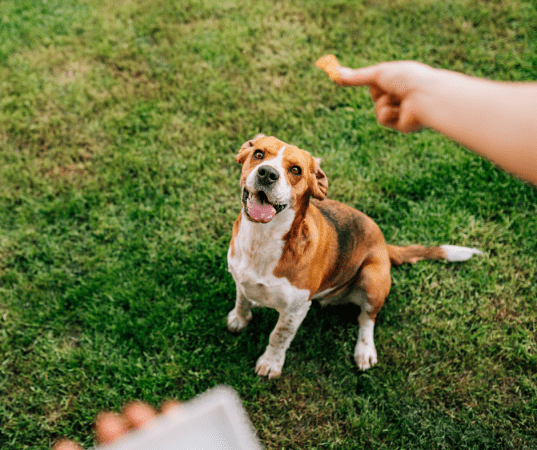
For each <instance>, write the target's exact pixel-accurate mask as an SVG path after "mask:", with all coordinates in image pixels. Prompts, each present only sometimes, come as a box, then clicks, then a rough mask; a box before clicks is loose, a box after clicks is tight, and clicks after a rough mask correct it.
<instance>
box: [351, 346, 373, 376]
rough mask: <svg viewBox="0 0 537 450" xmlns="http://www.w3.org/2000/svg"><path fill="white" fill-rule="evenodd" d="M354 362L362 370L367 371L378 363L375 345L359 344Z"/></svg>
mask: <svg viewBox="0 0 537 450" xmlns="http://www.w3.org/2000/svg"><path fill="white" fill-rule="evenodd" d="M354 360H355V361H356V364H357V365H358V367H359V368H360V370H367V369H370V368H371V367H373V366H374V365H375V364H376V363H377V350H376V349H375V345H374V344H365V343H363V342H361V341H360V342H358V345H356V349H355V351H354Z"/></svg>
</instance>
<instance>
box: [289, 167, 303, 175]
mask: <svg viewBox="0 0 537 450" xmlns="http://www.w3.org/2000/svg"><path fill="white" fill-rule="evenodd" d="M290 171H291V173H292V174H293V175H300V174H301V173H302V169H301V168H300V167H298V166H293V167H291V169H290Z"/></svg>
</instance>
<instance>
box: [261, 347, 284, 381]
mask: <svg viewBox="0 0 537 450" xmlns="http://www.w3.org/2000/svg"><path fill="white" fill-rule="evenodd" d="M267 353H268V352H265V353H264V354H263V356H261V358H259V359H258V360H257V364H256V365H255V373H256V374H257V375H258V376H260V377H268V378H269V379H271V378H277V377H279V376H280V375H281V374H282V367H283V362H284V359H285V358H275V357H274V356H270V355H268V354H267Z"/></svg>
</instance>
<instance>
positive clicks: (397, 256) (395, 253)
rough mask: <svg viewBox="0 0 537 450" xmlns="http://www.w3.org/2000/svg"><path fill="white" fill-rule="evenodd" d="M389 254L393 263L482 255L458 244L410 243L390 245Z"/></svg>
mask: <svg viewBox="0 0 537 450" xmlns="http://www.w3.org/2000/svg"><path fill="white" fill-rule="evenodd" d="M388 254H389V255H390V261H391V262H392V264H393V265H395V266H398V265H400V264H403V263H411V264H414V263H416V262H418V261H421V260H422V259H445V260H446V261H466V260H467V259H470V258H471V257H472V255H482V254H483V252H482V251H480V250H477V249H476V248H468V247H458V246H456V245H441V246H439V247H423V246H422V245H409V246H408V247H398V246H397V245H388Z"/></svg>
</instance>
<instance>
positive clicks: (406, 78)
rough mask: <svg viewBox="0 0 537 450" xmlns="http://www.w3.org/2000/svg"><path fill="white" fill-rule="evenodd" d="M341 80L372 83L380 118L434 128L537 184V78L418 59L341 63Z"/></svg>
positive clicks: (408, 127)
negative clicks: (486, 73) (499, 78)
mask: <svg viewBox="0 0 537 450" xmlns="http://www.w3.org/2000/svg"><path fill="white" fill-rule="evenodd" d="M339 74H340V81H339V84H341V85H344V86H363V85H369V86H370V91H371V96H372V98H373V100H374V101H375V103H376V107H375V111H376V114H377V118H378V121H379V123H380V124H382V125H384V126H388V127H391V128H394V129H397V130H399V131H403V132H410V131H414V130H417V129H420V128H423V127H429V128H432V129H434V130H436V131H438V132H440V133H442V134H444V135H446V136H447V137H449V138H451V139H453V140H455V141H457V142H459V143H461V144H462V145H464V146H466V147H468V148H470V149H471V150H474V151H475V152H477V153H478V154H480V155H481V156H483V157H485V158H487V159H489V160H491V161H492V162H494V163H495V164H497V165H499V166H500V167H502V168H504V169H505V170H507V171H509V172H511V173H513V174H515V175H517V176H519V177H521V178H523V179H525V180H527V181H529V182H531V183H533V184H537V83H507V82H496V81H490V80H484V79H479V78H474V77H470V76H467V75H463V74H460V73H457V72H452V71H448V70H442V69H434V68H432V67H429V66H427V65H425V64H421V63H418V62H414V61H396V62H388V63H380V64H377V65H374V66H369V67H364V68H361V69H348V68H340V69H339Z"/></svg>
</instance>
